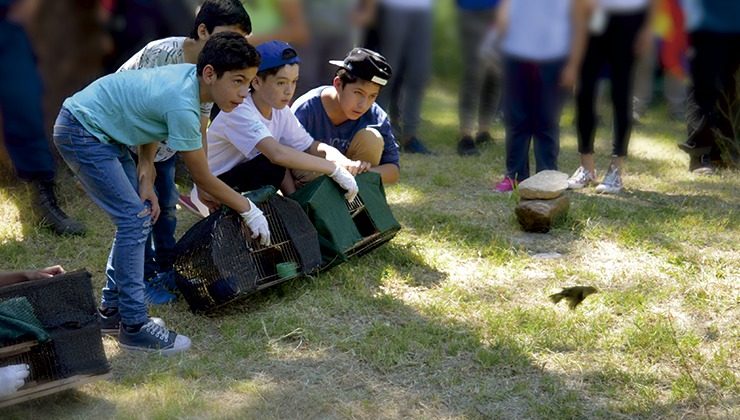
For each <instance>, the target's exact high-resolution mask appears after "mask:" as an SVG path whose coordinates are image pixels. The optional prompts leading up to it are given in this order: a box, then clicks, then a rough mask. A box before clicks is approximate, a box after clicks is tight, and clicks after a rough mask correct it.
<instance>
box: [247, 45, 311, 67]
mask: <svg viewBox="0 0 740 420" xmlns="http://www.w3.org/2000/svg"><path fill="white" fill-rule="evenodd" d="M255 48H257V52H259V53H260V56H261V57H262V61H261V62H260V66H259V69H258V70H257V71H265V70H270V69H273V68H275V67H280V66H284V65H286V64H298V63H300V62H301V59H300V58H299V57H298V52H296V50H295V49H293V47H291V46H290V44H288V43H287V42H283V41H267V42H265V43H263V44H259V45H258V46H257V47H255Z"/></svg>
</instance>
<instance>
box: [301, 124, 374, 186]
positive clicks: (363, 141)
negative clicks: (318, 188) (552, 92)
mask: <svg viewBox="0 0 740 420" xmlns="http://www.w3.org/2000/svg"><path fill="white" fill-rule="evenodd" d="M383 146H385V143H384V141H383V136H382V135H381V134H380V132H379V131H378V130H376V129H374V128H363V129H362V130H360V131H358V132H357V133H356V134H355V136H354V137H352V141H351V142H350V143H349V147H348V148H347V153H345V156H347V159H350V160H360V161H363V162H369V163H370V165H372V166H378V165H379V164H380V157H381V156H382V155H383ZM290 172H291V174H292V175H293V180H294V181H295V186H296V188H301V187H302V186H304V185H306V184H308V183H309V182H311V181H313V180H314V179H316V178H318V177H319V176H320V175H321V173H319V172H313V171H303V170H299V169H291V170H290Z"/></svg>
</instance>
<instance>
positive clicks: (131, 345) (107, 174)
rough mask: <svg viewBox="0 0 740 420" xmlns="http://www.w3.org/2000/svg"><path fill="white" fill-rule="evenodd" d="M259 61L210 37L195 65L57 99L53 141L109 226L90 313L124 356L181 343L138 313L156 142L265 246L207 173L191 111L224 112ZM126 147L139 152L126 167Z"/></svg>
mask: <svg viewBox="0 0 740 420" xmlns="http://www.w3.org/2000/svg"><path fill="white" fill-rule="evenodd" d="M258 65H259V55H258V54H257V52H256V51H255V49H254V47H252V46H251V45H249V43H248V42H247V40H246V39H245V38H244V36H243V35H241V34H237V33H233V32H223V33H218V34H215V35H213V36H212V37H211V38H210V39H209V40H208V41H207V42H206V44H205V46H204V47H203V50H202V51H201V53H200V55H199V57H198V65H197V66H195V65H192V64H174V65H171V66H162V67H158V68H154V69H143V70H138V71H129V72H122V73H115V74H111V75H108V76H105V77H103V78H100V79H98V80H96V81H95V82H93V83H92V84H90V85H89V86H88V87H86V88H85V89H83V90H82V91H80V92H77V93H76V94H75V95H73V96H71V97H70V98H67V100H65V101H64V104H63V106H62V109H61V111H60V112H59V117H57V120H56V123H55V124H54V143H55V145H56V147H57V149H58V150H59V153H60V154H61V155H62V157H63V158H64V160H65V161H66V162H67V165H68V166H69V167H70V169H71V170H72V172H74V173H75V175H76V176H77V178H78V179H79V180H80V182H81V184H82V186H83V187H84V188H85V190H86V191H87V193H88V195H89V196H90V198H92V200H93V201H95V203H96V204H97V205H98V206H100V208H101V209H102V210H103V211H105V212H106V213H107V214H108V215H109V216H110V218H111V220H112V221H113V222H114V223H115V225H116V233H115V238H114V240H113V245H112V247H111V252H110V256H109V257H108V263H107V267H106V277H107V283H106V286H105V287H104V288H103V297H102V301H101V308H100V312H101V313H102V314H103V315H104V316H105V317H106V318H107V319H109V320H110V319H118V320H120V327H119V333H118V341H119V343H120V346H121V347H123V348H126V349H131V350H139V351H155V352H160V353H162V354H165V355H167V354H172V353H177V352H180V351H183V350H186V349H187V348H189V347H190V340H189V339H188V338H187V337H185V336H183V335H179V334H177V333H175V332H174V331H170V330H168V329H167V328H165V327H163V326H162V325H161V322H160V323H158V322H155V320H152V319H150V318H149V317H148V315H147V307H146V302H145V298H144V248H145V245H146V240H147V237H148V236H149V232H150V231H151V227H152V224H153V223H154V222H156V220H157V217H158V216H159V204H158V202H159V200H158V199H157V195H156V194H155V192H154V177H155V170H154V155H155V153H156V150H157V144H158V142H159V140H160V139H164V138H166V139H168V145H169V147H171V148H172V149H174V150H176V151H178V152H180V155H181V157H182V158H183V160H184V162H185V165H186V166H187V167H188V169H189V171H190V174H191V176H192V177H193V180H194V181H195V183H196V184H197V185H199V186H200V187H201V188H202V189H203V190H205V191H207V192H208V193H209V194H211V195H212V196H213V197H215V198H216V199H218V200H219V201H221V202H223V203H224V204H225V205H227V206H229V207H231V208H232V209H234V210H235V211H237V212H239V213H240V214H241V215H242V217H243V218H244V220H245V222H246V224H247V226H248V227H249V230H250V231H251V232H252V237H253V238H257V237H259V238H260V242H261V243H262V244H263V245H269V243H270V232H269V228H268V224H267V219H266V218H265V216H264V215H263V214H262V212H261V211H260V210H259V209H258V208H257V206H255V205H254V204H252V203H251V202H250V201H249V200H248V199H247V198H245V197H243V196H241V195H240V194H237V193H236V192H234V191H233V190H232V189H231V188H229V187H228V186H227V185H225V184H224V183H223V182H221V181H219V180H218V179H217V178H216V177H214V176H213V175H212V174H211V173H210V171H209V170H208V165H207V160H206V157H205V155H204V152H203V148H202V146H203V144H202V139H201V134H200V131H199V129H200V118H199V115H200V104H201V103H204V102H214V103H216V104H217V105H218V106H219V107H220V108H221V109H222V110H223V111H224V112H230V111H231V110H233V109H234V108H236V107H237V106H238V105H239V104H240V103H241V102H242V101H243V100H244V97H245V96H246V95H247V92H248V86H249V81H250V80H252V78H254V75H255V74H256V72H257V66H258ZM129 146H138V147H139V162H138V164H135V163H134V161H133V159H132V157H131V155H130V153H129V151H128V147H129Z"/></svg>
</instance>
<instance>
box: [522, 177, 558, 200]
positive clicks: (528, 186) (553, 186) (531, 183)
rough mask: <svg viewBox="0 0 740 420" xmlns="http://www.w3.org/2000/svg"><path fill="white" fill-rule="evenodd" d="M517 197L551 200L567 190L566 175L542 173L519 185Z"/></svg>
mask: <svg viewBox="0 0 740 420" xmlns="http://www.w3.org/2000/svg"><path fill="white" fill-rule="evenodd" d="M518 188H519V189H518V191H519V197H520V198H524V199H527V200H551V199H553V198H557V197H560V196H561V195H562V194H563V191H565V190H566V189H568V174H566V173H564V172H560V171H542V172H537V173H536V174H534V175H533V176H531V177H529V178H527V179H525V180H524V181H522V182H520V183H519V187H518Z"/></svg>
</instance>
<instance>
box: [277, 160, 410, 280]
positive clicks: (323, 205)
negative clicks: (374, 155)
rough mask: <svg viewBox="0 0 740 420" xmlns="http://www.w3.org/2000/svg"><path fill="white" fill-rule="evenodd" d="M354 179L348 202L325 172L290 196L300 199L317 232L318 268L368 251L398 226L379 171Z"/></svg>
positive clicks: (395, 232) (389, 237)
mask: <svg viewBox="0 0 740 420" xmlns="http://www.w3.org/2000/svg"><path fill="white" fill-rule="evenodd" d="M355 179H356V180H357V185H358V186H359V187H360V192H359V194H357V197H356V198H355V199H354V200H353V201H352V202H347V200H345V199H344V191H343V190H342V189H341V188H340V187H339V186H338V185H337V184H336V183H335V182H334V181H332V180H331V179H330V178H328V177H326V176H321V177H319V178H317V179H315V180H314V181H312V182H311V183H309V184H308V185H306V186H304V187H303V188H301V189H300V190H298V191H296V192H295V193H294V194H292V195H291V196H290V198H292V199H294V200H296V201H297V202H298V203H300V205H301V207H303V210H304V211H305V212H306V214H308V217H309V219H310V220H311V223H313V225H314V226H315V227H316V230H317V231H318V233H319V243H320V244H321V254H322V259H323V261H322V269H326V268H329V267H332V266H334V265H336V264H339V263H341V262H344V261H347V259H349V258H350V257H352V256H355V255H362V254H364V253H367V252H370V251H372V250H373V249H375V248H377V247H379V246H380V245H382V244H384V243H386V242H388V241H390V240H391V239H392V238H393V237H394V236H396V234H397V233H398V231H399V230H401V225H400V224H399V223H398V221H397V220H396V218H395V217H393V213H392V212H391V209H390V207H388V202H387V201H386V198H385V190H384V189H383V182H382V181H381V179H380V175H378V174H376V173H374V172H367V173H364V174H360V175H358V176H356V177H355Z"/></svg>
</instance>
